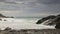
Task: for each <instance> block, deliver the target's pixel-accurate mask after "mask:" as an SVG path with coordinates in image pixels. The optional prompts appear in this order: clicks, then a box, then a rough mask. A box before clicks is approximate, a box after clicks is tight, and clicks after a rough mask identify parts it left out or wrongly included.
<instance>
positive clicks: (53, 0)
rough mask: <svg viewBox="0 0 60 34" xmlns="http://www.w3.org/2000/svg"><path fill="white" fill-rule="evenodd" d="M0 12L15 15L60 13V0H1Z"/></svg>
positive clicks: (32, 15)
mask: <svg viewBox="0 0 60 34" xmlns="http://www.w3.org/2000/svg"><path fill="white" fill-rule="evenodd" d="M0 13H2V14H4V15H6V16H15V17H39V16H42V17H43V16H48V15H56V14H60V0H0Z"/></svg>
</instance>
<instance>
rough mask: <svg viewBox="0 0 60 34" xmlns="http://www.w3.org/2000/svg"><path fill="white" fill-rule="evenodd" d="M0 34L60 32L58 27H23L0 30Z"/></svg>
mask: <svg viewBox="0 0 60 34" xmlns="http://www.w3.org/2000/svg"><path fill="white" fill-rule="evenodd" d="M0 34H60V29H43V30H40V29H25V30H23V29H22V30H10V31H5V30H0Z"/></svg>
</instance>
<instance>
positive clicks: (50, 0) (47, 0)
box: [37, 0, 60, 4]
mask: <svg viewBox="0 0 60 34" xmlns="http://www.w3.org/2000/svg"><path fill="white" fill-rule="evenodd" d="M37 2H39V3H43V4H60V0H38V1H37Z"/></svg>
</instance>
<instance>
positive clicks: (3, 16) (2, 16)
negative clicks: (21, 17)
mask: <svg viewBox="0 0 60 34" xmlns="http://www.w3.org/2000/svg"><path fill="white" fill-rule="evenodd" d="M0 18H14V17H13V16H5V15H3V14H0Z"/></svg>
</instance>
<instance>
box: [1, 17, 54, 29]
mask: <svg viewBox="0 0 60 34" xmlns="http://www.w3.org/2000/svg"><path fill="white" fill-rule="evenodd" d="M1 19H3V21H0V28H1V29H4V28H6V27H10V28H13V29H54V26H47V25H43V24H39V25H38V24H35V23H36V21H37V20H38V19H14V18H1ZM4 20H7V21H4Z"/></svg>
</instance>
